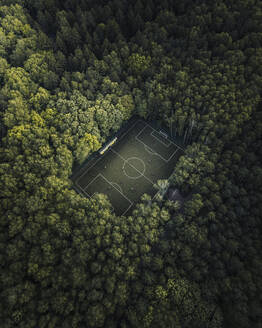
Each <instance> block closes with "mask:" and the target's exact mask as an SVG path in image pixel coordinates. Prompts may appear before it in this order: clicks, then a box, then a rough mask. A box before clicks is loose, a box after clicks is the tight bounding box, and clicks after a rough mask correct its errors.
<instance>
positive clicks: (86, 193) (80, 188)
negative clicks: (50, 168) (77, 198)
mask: <svg viewBox="0 0 262 328" xmlns="http://www.w3.org/2000/svg"><path fill="white" fill-rule="evenodd" d="M75 187H76V188H77V189H78V190H79V191H80V193H81V194H83V195H85V196H87V197H90V195H89V194H88V192H86V191H85V190H84V189H83V188H82V187H81V186H80V185H79V184H78V183H76V182H75Z"/></svg>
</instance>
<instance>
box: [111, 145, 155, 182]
mask: <svg viewBox="0 0 262 328" xmlns="http://www.w3.org/2000/svg"><path fill="white" fill-rule="evenodd" d="M110 150H111V151H113V152H114V153H115V154H116V155H117V156H119V157H120V158H121V159H122V160H123V161H124V162H126V161H127V160H126V159H124V157H122V156H121V155H120V154H119V153H118V152H116V151H115V150H113V149H110ZM128 165H130V166H131V167H132V168H133V169H134V170H136V171H137V172H138V173H140V174H141V172H140V171H139V170H138V169H137V168H136V167H134V166H133V165H132V164H130V163H128ZM141 176H143V177H144V178H145V179H147V180H148V181H149V182H150V183H152V185H154V182H152V181H151V180H150V179H149V178H148V177H147V176H145V175H144V174H141Z"/></svg>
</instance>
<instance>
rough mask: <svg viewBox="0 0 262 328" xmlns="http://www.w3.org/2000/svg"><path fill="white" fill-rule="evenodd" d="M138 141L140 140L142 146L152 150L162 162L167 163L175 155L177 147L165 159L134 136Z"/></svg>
mask: <svg viewBox="0 0 262 328" xmlns="http://www.w3.org/2000/svg"><path fill="white" fill-rule="evenodd" d="M136 139H137V140H138V141H139V142H141V143H142V144H143V145H144V147H146V148H148V149H150V150H151V151H152V153H153V152H154V153H155V155H156V156H158V157H160V158H161V159H162V160H163V161H164V162H166V163H168V162H169V161H170V159H171V158H172V157H173V156H174V155H175V153H176V152H177V151H178V148H177V149H176V150H175V151H174V152H173V154H172V155H171V156H170V157H169V158H168V159H165V158H164V157H162V156H161V155H160V154H159V153H157V152H156V151H155V150H153V149H152V148H151V147H149V146H148V145H146V144H145V143H144V142H143V141H141V140H140V139H138V138H136Z"/></svg>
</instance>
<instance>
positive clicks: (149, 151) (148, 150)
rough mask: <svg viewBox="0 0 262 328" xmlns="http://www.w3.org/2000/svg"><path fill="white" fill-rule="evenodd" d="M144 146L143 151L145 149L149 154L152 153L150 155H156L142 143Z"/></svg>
mask: <svg viewBox="0 0 262 328" xmlns="http://www.w3.org/2000/svg"><path fill="white" fill-rule="evenodd" d="M139 142H140V141H139ZM144 148H145V151H147V152H148V153H149V154H152V155H156V156H157V154H156V153H155V152H154V151H152V149H150V148H149V147H147V146H145V145H144Z"/></svg>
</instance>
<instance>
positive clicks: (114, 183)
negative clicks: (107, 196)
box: [111, 182, 123, 193]
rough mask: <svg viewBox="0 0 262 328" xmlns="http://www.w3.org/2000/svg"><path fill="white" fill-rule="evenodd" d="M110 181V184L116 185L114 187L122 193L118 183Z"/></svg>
mask: <svg viewBox="0 0 262 328" xmlns="http://www.w3.org/2000/svg"><path fill="white" fill-rule="evenodd" d="M111 183H112V185H116V189H118V188H119V191H120V192H122V193H123V190H122V188H121V187H120V186H119V184H118V183H116V182H111Z"/></svg>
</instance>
